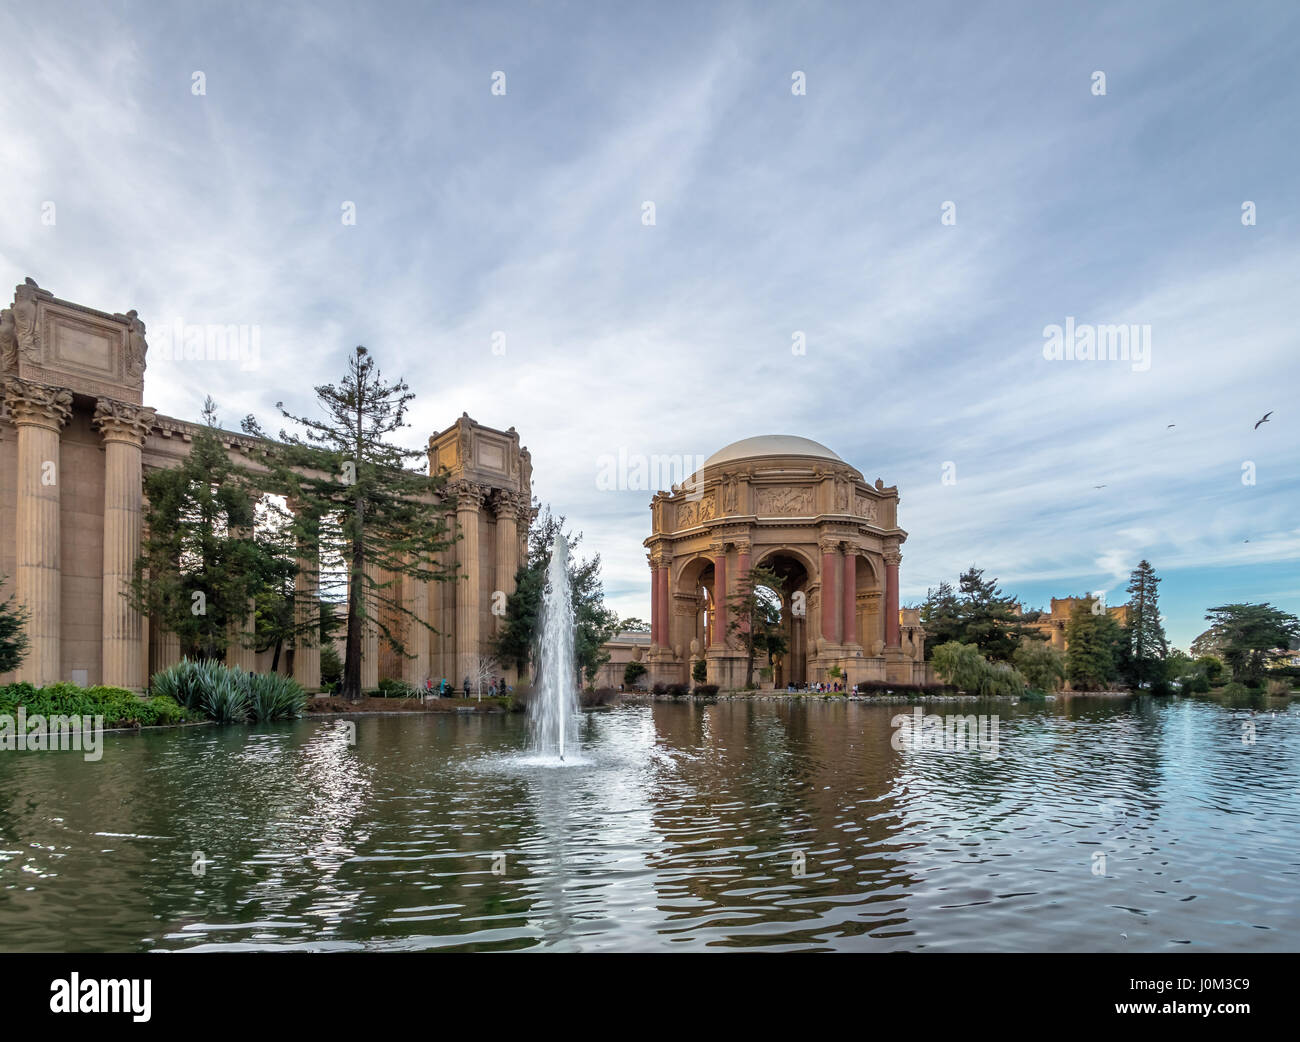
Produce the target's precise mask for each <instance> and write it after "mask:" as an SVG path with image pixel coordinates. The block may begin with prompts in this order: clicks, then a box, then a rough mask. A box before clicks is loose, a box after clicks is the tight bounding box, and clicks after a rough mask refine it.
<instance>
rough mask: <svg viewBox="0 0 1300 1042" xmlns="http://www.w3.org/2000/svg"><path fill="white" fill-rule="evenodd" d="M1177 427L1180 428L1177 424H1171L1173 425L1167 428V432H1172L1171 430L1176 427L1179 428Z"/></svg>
mask: <svg viewBox="0 0 1300 1042" xmlns="http://www.w3.org/2000/svg"><path fill="white" fill-rule="evenodd" d="M1177 426H1178V424H1176V423H1171V424H1169V426H1167V427H1166V428H1165V430H1167V431H1171V430H1173V429H1174V428H1175V427H1177Z"/></svg>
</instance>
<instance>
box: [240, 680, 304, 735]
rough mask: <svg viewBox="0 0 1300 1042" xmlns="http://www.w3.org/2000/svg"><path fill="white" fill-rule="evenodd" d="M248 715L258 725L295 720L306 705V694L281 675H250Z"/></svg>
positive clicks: (292, 681)
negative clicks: (272, 721) (274, 721)
mask: <svg viewBox="0 0 1300 1042" xmlns="http://www.w3.org/2000/svg"><path fill="white" fill-rule="evenodd" d="M248 682H249V685H248V686H249V692H248V715H249V716H250V717H251V718H252V719H253V720H256V721H257V722H258V723H266V722H268V721H271V720H296V719H297V718H298V717H300V716H302V711H303V709H304V708H305V707H306V705H307V692H306V691H304V690H303V688H302V685H301V684H299V683H298V682H297V681H296V680H294V679H293V678H292V677H286V676H285V675H284V674H282V673H250V674H249V676H248Z"/></svg>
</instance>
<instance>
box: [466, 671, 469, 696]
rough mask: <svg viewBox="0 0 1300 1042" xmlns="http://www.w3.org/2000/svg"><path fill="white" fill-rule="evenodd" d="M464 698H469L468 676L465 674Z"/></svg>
mask: <svg viewBox="0 0 1300 1042" xmlns="http://www.w3.org/2000/svg"><path fill="white" fill-rule="evenodd" d="M465 697H466V698H469V674H468V673H466V674H465Z"/></svg>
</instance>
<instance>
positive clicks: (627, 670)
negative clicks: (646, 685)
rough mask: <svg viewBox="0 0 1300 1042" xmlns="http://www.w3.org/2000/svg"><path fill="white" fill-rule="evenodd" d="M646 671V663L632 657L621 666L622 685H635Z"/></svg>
mask: <svg viewBox="0 0 1300 1042" xmlns="http://www.w3.org/2000/svg"><path fill="white" fill-rule="evenodd" d="M646 672H647V671H646V664H645V663H644V662H637V661H636V660H635V659H633V660H632V661H631V662H629V663H628V664H627V665H626V666H624V667H623V685H624V686H625V687H629V688H632V687H636V682H637V681H638V680H640V679H641V678H642V677H643V676H645V675H646Z"/></svg>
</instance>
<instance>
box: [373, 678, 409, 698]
mask: <svg viewBox="0 0 1300 1042" xmlns="http://www.w3.org/2000/svg"><path fill="white" fill-rule="evenodd" d="M379 697H380V698H415V697H416V690H415V688H413V687H412V686H411V685H410V684H408V683H407V682H406V681H405V680H397V679H395V678H392V677H385V678H384V679H383V680H381V681H380V682H379Z"/></svg>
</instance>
